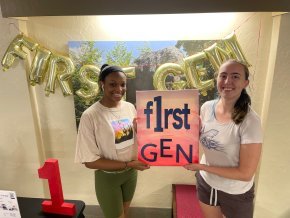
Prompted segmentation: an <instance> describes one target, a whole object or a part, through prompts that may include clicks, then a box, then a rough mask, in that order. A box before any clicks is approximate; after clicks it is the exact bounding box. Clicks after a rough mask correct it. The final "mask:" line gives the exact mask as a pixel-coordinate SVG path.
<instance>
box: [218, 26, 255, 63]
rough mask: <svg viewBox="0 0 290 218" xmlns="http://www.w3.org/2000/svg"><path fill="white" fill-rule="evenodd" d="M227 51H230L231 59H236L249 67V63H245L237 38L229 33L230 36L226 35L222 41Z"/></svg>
mask: <svg viewBox="0 0 290 218" xmlns="http://www.w3.org/2000/svg"><path fill="white" fill-rule="evenodd" d="M223 41H224V43H225V45H226V47H227V49H228V50H229V51H231V57H232V58H234V59H237V60H239V61H242V62H244V63H245V64H246V65H247V66H248V67H250V66H251V65H250V64H249V62H248V61H247V59H246V57H245V55H244V53H243V51H242V49H241V46H240V44H239V43H238V41H237V37H236V35H235V33H234V32H233V33H231V34H230V35H228V36H227V37H225V39H224V40H223Z"/></svg>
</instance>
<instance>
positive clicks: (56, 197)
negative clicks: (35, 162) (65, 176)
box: [38, 159, 76, 216]
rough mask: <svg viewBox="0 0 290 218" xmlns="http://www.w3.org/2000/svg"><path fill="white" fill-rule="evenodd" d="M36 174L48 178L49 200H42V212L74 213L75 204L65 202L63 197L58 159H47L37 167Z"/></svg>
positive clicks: (71, 214)
mask: <svg viewBox="0 0 290 218" xmlns="http://www.w3.org/2000/svg"><path fill="white" fill-rule="evenodd" d="M38 176H39V178H42V179H47V180H48V185H49V191H50V196H51V201H47V200H46V201H43V202H42V204H41V205H42V210H43V212H47V213H55V214H63V215H70V216H73V215H74V214H75V213H76V207H75V204H72V203H65V202H64V199H63V192H62V186H61V178H60V172H59V166H58V160H56V159H47V160H46V161H45V163H44V165H43V166H42V167H41V168H39V169H38Z"/></svg>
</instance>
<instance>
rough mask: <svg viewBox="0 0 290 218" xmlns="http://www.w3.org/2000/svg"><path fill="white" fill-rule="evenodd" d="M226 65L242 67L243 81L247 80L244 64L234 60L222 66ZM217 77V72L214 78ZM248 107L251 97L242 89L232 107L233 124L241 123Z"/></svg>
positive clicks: (246, 69) (247, 71)
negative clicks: (234, 64)
mask: <svg viewBox="0 0 290 218" xmlns="http://www.w3.org/2000/svg"><path fill="white" fill-rule="evenodd" d="M226 63H237V64H240V65H242V66H243V68H244V72H245V79H246V80H249V75H250V72H249V68H248V66H247V65H246V64H245V63H244V62H242V61H238V60H235V59H229V60H227V61H225V62H224V63H223V64H226ZM223 64H222V65H223ZM217 75H218V72H217V73H216V77H217ZM250 105H251V97H250V96H249V95H248V93H247V91H246V89H243V90H242V92H241V95H240V97H239V99H238V100H237V101H236V103H235V105H234V110H233V112H232V119H233V121H234V123H235V124H240V123H241V122H243V120H244V119H245V117H246V115H247V113H248V112H249V109H250Z"/></svg>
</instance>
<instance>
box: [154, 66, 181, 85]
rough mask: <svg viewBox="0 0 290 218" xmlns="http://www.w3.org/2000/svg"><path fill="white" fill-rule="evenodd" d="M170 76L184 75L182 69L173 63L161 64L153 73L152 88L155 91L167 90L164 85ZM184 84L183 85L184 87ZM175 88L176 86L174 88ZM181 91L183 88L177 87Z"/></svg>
mask: <svg viewBox="0 0 290 218" xmlns="http://www.w3.org/2000/svg"><path fill="white" fill-rule="evenodd" d="M170 74H173V75H174V76H179V75H184V68H183V67H181V66H180V65H179V64H174V63H166V64H162V65H161V66H160V67H158V69H157V70H156V71H155V73H154V75H153V86H154V88H155V89H157V90H167V87H166V85H165V80H166V77H167V76H168V75H170ZM185 85H186V84H184V86H185ZM176 88H177V86H176ZM178 88H179V89H182V88H183V87H178Z"/></svg>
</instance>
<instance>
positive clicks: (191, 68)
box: [184, 52, 214, 96]
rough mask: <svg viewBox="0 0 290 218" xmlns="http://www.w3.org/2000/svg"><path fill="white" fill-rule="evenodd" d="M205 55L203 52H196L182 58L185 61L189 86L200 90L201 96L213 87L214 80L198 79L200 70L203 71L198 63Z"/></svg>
mask: <svg viewBox="0 0 290 218" xmlns="http://www.w3.org/2000/svg"><path fill="white" fill-rule="evenodd" d="M206 58H207V57H206V55H205V53H204V52H200V53H197V54H195V55H192V56H189V57H187V58H184V62H185V68H186V70H185V75H186V79H187V82H188V83H189V85H190V87H191V88H197V89H198V90H200V93H201V94H202V95H203V96H206V95H207V91H208V90H211V89H212V88H214V80H213V79H210V80H206V81H202V80H201V79H200V74H201V71H204V69H199V67H198V63H199V62H201V63H202V62H203V60H204V59H206Z"/></svg>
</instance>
